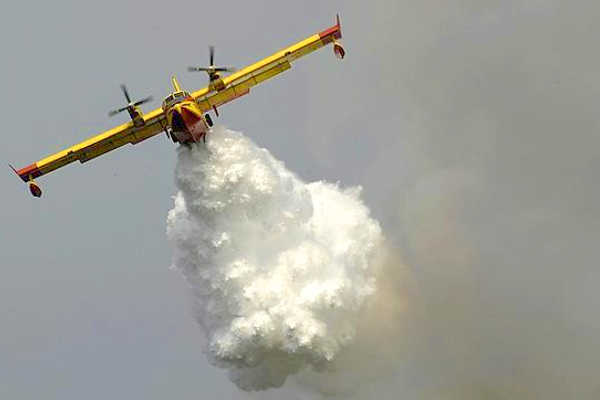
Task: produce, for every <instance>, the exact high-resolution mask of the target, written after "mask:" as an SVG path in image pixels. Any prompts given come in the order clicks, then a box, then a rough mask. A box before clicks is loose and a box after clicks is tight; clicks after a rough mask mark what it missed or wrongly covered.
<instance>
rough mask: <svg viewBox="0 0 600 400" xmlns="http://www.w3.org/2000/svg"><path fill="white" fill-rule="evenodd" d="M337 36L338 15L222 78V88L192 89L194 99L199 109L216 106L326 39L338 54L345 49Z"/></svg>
mask: <svg viewBox="0 0 600 400" xmlns="http://www.w3.org/2000/svg"><path fill="white" fill-rule="evenodd" d="M341 37H342V30H341V26H340V21H339V17H338V18H337V24H336V25H333V26H332V27H330V28H328V29H326V30H324V31H322V32H320V33H317V34H315V35H312V36H310V37H308V38H306V39H304V40H302V41H300V42H298V43H296V44H293V45H291V46H289V47H286V48H285V49H283V50H280V51H278V52H276V53H275V54H273V55H271V56H269V57H266V58H264V59H262V60H260V61H258V62H256V63H254V64H252V65H250V66H248V67H246V68H243V69H241V70H239V71H238V72H235V73H233V74H231V75H229V76H226V77H225V78H222V83H220V85H221V87H223V89H221V90H218V91H211V89H210V88H209V87H206V88H204V89H200V90H198V91H196V92H194V93H192V96H193V97H194V99H196V102H197V103H198V104H199V105H200V108H202V110H203V111H208V110H210V109H211V108H213V107H218V106H220V105H222V104H225V103H227V102H229V101H231V100H233V99H235V98H237V97H240V96H243V95H245V94H246V93H248V91H249V90H250V88H251V87H252V86H256V85H258V84H259V83H261V82H263V81H265V80H267V79H269V78H272V77H274V76H275V75H278V74H280V73H282V72H284V71H286V70H288V69H290V68H291V62H292V61H295V60H297V59H298V58H300V57H302V56H305V55H307V54H309V53H312V52H313V51H315V50H318V49H320V48H321V47H323V46H325V45H327V44H328V43H331V42H334V43H335V46H336V47H334V51H335V54H336V55H337V56H338V57H340V58H342V57H343V56H344V54H345V52H344V50H343V48H342V47H341V45H340V44H339V43H337V42H335V40H336V39H340V38H341Z"/></svg>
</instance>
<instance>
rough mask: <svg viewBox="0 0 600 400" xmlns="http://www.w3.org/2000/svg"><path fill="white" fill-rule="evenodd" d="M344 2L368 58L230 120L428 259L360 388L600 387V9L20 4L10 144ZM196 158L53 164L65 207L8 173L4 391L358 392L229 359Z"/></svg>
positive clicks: (70, 130) (1, 316) (69, 124)
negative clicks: (185, 203)
mask: <svg viewBox="0 0 600 400" xmlns="http://www.w3.org/2000/svg"><path fill="white" fill-rule="evenodd" d="M335 12H340V13H341V16H342V30H343V35H344V39H343V42H344V44H345V47H346V49H347V58H346V59H345V60H344V61H343V62H339V61H338V60H337V59H335V58H334V57H333V54H332V51H331V49H330V48H326V49H322V50H320V51H319V52H317V53H315V54H312V55H310V56H308V57H306V58H304V59H301V60H299V61H298V62H297V63H296V64H294V65H293V67H292V70H291V71H288V72H286V73H285V74H284V75H283V76H280V77H277V78H276V79H274V80H272V81H270V82H267V83H266V84H264V85H262V86H260V87H257V88H255V89H253V90H252V92H251V94H250V96H247V97H246V98H244V99H241V100H240V101H237V102H236V103H234V104H231V105H228V106H226V107H223V108H222V110H221V118H220V119H219V122H220V123H223V124H225V125H226V126H227V127H229V128H232V129H235V130H240V131H243V132H244V133H245V134H246V135H248V136H249V137H251V138H252V139H253V140H255V141H256V142H257V143H258V144H260V145H261V146H264V147H266V148H268V149H269V150H270V151H272V153H273V154H274V155H275V156H276V157H277V158H279V159H281V160H283V161H284V162H285V163H286V165H287V166H288V167H289V168H290V169H291V170H293V171H295V172H296V173H298V174H299V175H300V176H301V177H302V178H304V179H306V180H309V181H310V180H318V179H327V180H330V181H340V182H341V183H342V184H343V185H357V184H360V185H362V186H363V187H364V192H363V196H364V198H365V201H366V203H367V204H368V205H369V206H370V207H371V210H372V214H373V215H374V216H375V217H376V218H377V219H378V220H379V221H380V222H381V224H382V227H383V229H384V232H385V234H386V236H387V237H388V239H389V242H390V247H392V248H393V252H394V254H396V255H398V257H397V258H401V259H402V263H401V264H402V265H403V266H404V267H405V268H406V269H407V270H408V271H409V273H408V275H410V281H411V284H410V286H411V290H406V289H405V286H406V284H405V281H404V279H405V277H402V278H401V279H400V278H398V280H402V282H397V280H396V279H395V278H396V277H397V275H398V274H397V273H396V272H397V271H394V270H392V269H393V268H394V265H400V262H397V261H395V263H392V264H393V265H392V266H390V267H389V268H390V270H389V271H388V272H389V277H393V278H394V279H391V278H390V282H387V283H386V285H387V286H386V290H387V291H388V292H389V293H401V294H402V296H406V297H407V298H409V300H407V304H409V306H408V311H407V310H404V309H403V310H402V311H398V310H397V309H396V308H393V309H392V310H391V311H389V310H387V311H389V314H385V313H384V315H383V317H382V319H383V320H386V321H389V329H388V330H387V331H385V332H384V333H382V335H385V334H392V335H391V337H388V338H387V339H386V340H385V341H383V340H379V341H378V340H373V339H372V340H371V341H369V340H368V339H364V338H363V339H362V340H361V341H360V342H359V343H360V346H358V347H360V348H361V349H365V348H368V349H369V350H370V351H369V352H367V353H368V354H371V355H373V354H375V355H377V354H387V355H388V357H389V359H387V358H386V359H385V360H384V361H382V362H381V364H377V368H373V369H372V370H373V371H377V372H378V373H379V372H381V374H380V376H375V375H373V376H371V375H369V376H368V379H366V380H365V381H363V383H362V387H361V388H360V389H359V392H358V394H357V395H356V397H357V398H372V396H374V395H377V396H378V398H380V399H386V398H389V399H396V398H399V396H400V395H405V397H406V398H432V397H433V398H444V399H446V398H447V399H455V398H456V399H465V398H469V399H471V398H472V399H487V398H502V399H503V398H511V399H515V398H552V399H554V398H556V399H568V398H573V399H575V398H577V399H583V398H585V399H588V398H589V399H592V398H597V397H598V395H599V394H600V385H599V384H598V383H597V373H596V371H598V369H599V367H600V350H599V349H600V343H599V339H598V338H599V337H600V335H599V334H600V319H599V318H598V316H597V308H598V305H599V303H600V296H599V295H598V293H597V286H598V281H599V279H600V273H599V271H598V268H597V266H598V262H597V255H596V253H597V241H598V238H599V237H600V235H599V234H600V226H599V222H598V221H600V219H599V217H600V212H599V210H598V202H599V200H600V190H599V189H598V183H597V178H596V173H597V171H598V168H599V167H600V157H599V156H598V155H597V154H598V148H599V145H600V140H599V139H598V128H599V123H598V121H599V119H598V112H597V110H598V109H600V101H599V100H598V99H599V96H600V78H598V71H599V70H600V56H599V55H598V52H597V51H596V48H597V38H598V34H599V30H598V27H597V21H598V20H599V17H600V6H598V5H597V3H596V2H592V1H585V0H580V1H572V2H568V3H567V2H560V1H555V0H530V1H526V0H522V1H516V0H515V1H510V0H509V1H507V0H485V1H481V0H478V1H475V0H453V1H442V0H430V1H413V0H411V1H408V0H400V1H374V2H358V1H347V2H341V1H329V2H309V3H307V2H275V1H253V2H239V4H235V3H231V2H230V3H208V2H198V1H194V2H191V1H180V2H176V3H173V4H167V3H165V2H158V1H146V2H141V1H128V2H116V1H104V2H93V3H91V2H82V1H77V2H76V1H73V2H68V1H54V2H48V3H43V4H38V3H37V2H26V1H22V2H11V3H10V4H5V5H4V7H3V11H2V13H1V15H0V44H1V46H2V50H3V57H2V59H3V62H2V64H1V65H2V66H1V67H0V72H1V74H0V81H1V85H0V87H2V89H3V94H4V95H3V96H2V99H1V100H0V106H1V109H2V116H3V127H4V129H3V132H4V138H5V139H4V141H3V146H2V147H1V149H0V158H2V160H4V161H6V162H11V163H13V164H15V165H16V166H17V167H22V166H25V165H28V164H29V163H31V162H33V161H36V160H38V159H40V158H41V157H43V156H45V155H47V154H50V153H52V152H54V151H57V150H60V149H61V148H63V147H65V146H69V145H72V144H74V143H77V142H79V141H80V140H82V139H84V138H86V137H88V136H90V135H92V134H94V133H97V132H99V131H101V130H103V129H107V128H110V127H112V126H113V125H115V124H117V123H121V122H123V121H125V120H126V115H120V116H118V117H115V118H108V117H107V112H108V111H109V110H110V109H112V108H115V107H117V106H121V105H123V103H124V99H123V98H122V95H121V93H120V90H119V87H118V85H119V84H120V83H122V82H124V83H127V85H128V87H129V90H130V92H131V93H132V95H133V96H135V97H136V98H141V97H145V96H147V95H150V94H152V95H154V97H155V101H154V102H153V103H152V104H150V105H147V106H145V110H147V111H148V110H150V109H152V108H155V107H158V106H159V105H160V101H161V100H162V97H163V96H164V95H166V94H167V93H168V90H169V76H170V74H172V73H177V74H178V77H179V79H180V81H181V83H182V84H183V86H184V87H186V88H187V89H190V90H193V89H196V88H200V87H203V86H204V85H205V83H206V77H205V76H204V75H202V74H190V73H187V72H185V70H186V67H187V66H188V65H191V64H204V63H206V62H207V59H208V54H207V47H208V45H209V44H214V45H216V61H217V62H218V63H223V64H225V65H235V66H238V67H241V66H244V65H246V64H248V63H251V62H253V61H256V60H257V59H259V58H261V57H263V56H266V55H269V54H271V53H272V52H273V51H275V50H278V49H280V48H282V47H284V46H286V45H288V44H291V43H293V42H295V41H297V40H300V39H303V38H304V37H306V36H308V35H310V34H313V33H315V32H317V31H320V30H322V29H324V28H326V27H328V26H330V25H331V24H332V23H333V17H334V14H335ZM174 162H175V151H174V146H173V144H172V143H171V142H170V141H169V140H167V138H166V137H164V135H163V136H157V137H155V138H153V139H150V140H148V141H147V142H144V143H141V144H139V145H136V146H135V147H133V146H127V147H125V148H122V149H120V150H117V151H115V152H112V153H110V154H108V155H105V156H103V157H101V158H99V159H96V160H93V161H91V162H89V163H86V164H85V165H81V164H78V163H77V164H73V165H72V166H69V167H67V168H65V169H64V170H60V171H58V172H55V173H53V174H51V175H49V176H47V177H44V178H41V179H40V180H39V183H40V185H41V186H42V189H43V190H44V197H43V198H42V199H41V200H38V199H33V198H32V197H31V196H30V195H29V194H28V192H27V189H26V187H25V186H24V185H23V184H22V183H20V181H19V180H18V179H17V178H16V177H15V176H13V175H12V174H11V172H10V170H8V168H7V169H6V172H5V173H4V174H0V187H2V188H3V189H2V193H3V196H2V200H1V202H2V203H1V204H2V207H1V208H0V221H1V224H0V226H1V229H0V260H1V262H0V266H1V267H2V271H3V274H2V279H1V280H0V324H1V325H0V397H2V398H14V399H37V398H39V397H40V396H44V398H48V399H76V398H77V399H78V398H81V397H85V398H90V399H104V398H107V397H117V398H136V399H138V398H139V399H142V398H143V399H162V398H166V397H169V398H178V399H196V398H199V397H202V398H232V399H244V398H248V397H251V398H281V397H282V396H285V397H286V398H311V397H308V396H314V395H316V394H315V393H316V392H314V390H320V391H323V392H331V393H333V392H335V393H339V391H338V387H344V385H345V384H344V382H341V383H340V381H339V380H341V381H343V379H344V378H343V376H344V375H343V374H341V378H338V379H339V380H338V381H335V384H334V383H331V382H333V378H331V380H330V381H328V380H327V379H325V380H323V382H321V383H319V382H318V381H319V376H317V377H314V376H307V377H300V379H298V380H297V381H294V382H290V383H289V386H286V387H284V388H283V389H281V390H279V391H271V392H268V393H266V394H265V393H258V394H247V393H243V392H241V391H239V390H238V389H237V388H236V387H235V386H234V385H233V384H232V383H230V382H229V381H228V380H227V378H226V376H225V374H224V373H223V372H222V371H220V370H217V369H215V368H213V367H211V366H209V365H208V364H207V362H206V360H205V357H204V355H203V354H202V352H201V348H200V338H199V335H200V331H199V329H198V327H197V326H196V324H195V322H194V320H193V317H192V314H191V307H190V301H189V295H188V293H187V292H186V287H185V284H184V282H183V279H182V278H181V277H180V276H179V275H178V274H177V273H176V272H174V271H171V270H169V269H168V267H169V265H170V259H171V249H170V247H169V246H168V243H167V241H166V237H165V219H166V214H167V212H168V210H169V209H170V208H171V207H172V198H171V196H172V195H173V194H174V190H175V188H174V184H173V170H174ZM404 267H403V268H404ZM404 290H406V293H405V292H404ZM408 292H410V293H414V294H409V293H408ZM392 297H393V296H392ZM387 299H388V298H387V297H386V298H384V297H381V298H379V299H378V301H379V302H382V303H384V302H385V301H387ZM389 301H390V304H396V303H395V302H396V301H397V299H392V300H389ZM387 311H386V312H387ZM380 322H381V321H380ZM365 332H366V333H365V337H366V335H367V334H369V330H368V329H366V330H365ZM384 345H385V346H388V347H387V348H386V347H385V346H384ZM365 346H366V347H365ZM369 346H371V347H369ZM389 346H391V348H390V347H389ZM350 353H351V352H350ZM390 354H391V355H392V356H390ZM358 356H360V354H359V355H358ZM372 358H377V357H372ZM383 358H385V357H383ZM348 360H349V361H348V362H349V363H354V364H362V365H367V366H368V365H371V364H370V363H372V362H374V361H373V359H371V358H368V357H367V358H365V359H360V360H359V361H357V360H356V359H354V358H353V355H352V354H351V355H350V356H349V358H348ZM354 364H353V365H354ZM351 369H352V368H351ZM383 370H385V372H383ZM355 372H356V371H355ZM362 372H364V371H361V370H360V369H358V373H359V374H362ZM350 375H351V376H353V373H350ZM362 375H364V374H362ZM390 377H392V378H391V379H390ZM328 384H331V386H335V387H333V388H327V385H328ZM338 384H339V385H338ZM336 385H337V386H336ZM308 386H310V387H311V388H312V389H310V390H308V389H304V387H308ZM314 388H319V389H314ZM311 391H312V392H311ZM311 393H312V394H311Z"/></svg>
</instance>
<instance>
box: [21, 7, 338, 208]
mask: <svg viewBox="0 0 600 400" xmlns="http://www.w3.org/2000/svg"><path fill="white" fill-rule="evenodd" d="M341 38H342V27H341V24H340V16H339V14H338V15H336V24H335V25H333V26H331V27H329V28H327V29H325V30H323V31H321V32H320V33H317V34H315V35H312V36H309V37H308V38H306V39H304V40H301V41H299V42H297V43H295V44H293V45H291V46H289V47H286V48H285V49H282V50H280V51H278V52H276V53H274V54H272V55H271V56H269V57H266V58H263V59H262V60H260V61H258V62H256V63H254V64H251V65H249V66H247V67H245V68H242V69H239V70H238V69H235V68H232V67H221V66H215V65H214V47H213V46H210V47H209V49H210V51H209V53H210V58H209V61H210V65H209V66H207V67H189V68H188V70H189V71H204V72H206V73H207V74H208V78H209V82H208V86H207V87H205V88H203V89H200V90H197V91H195V92H188V91H186V90H184V89H182V88H181V87H180V85H179V82H178V81H177V79H176V78H175V76H173V77H172V85H173V91H172V92H171V93H170V94H169V95H168V96H167V97H165V99H164V100H163V102H162V105H161V107H160V108H158V109H155V110H153V111H151V112H149V113H146V114H144V113H143V112H142V110H141V107H140V106H141V105H142V104H144V103H147V102H149V101H151V100H152V97H146V98H144V99H142V100H138V101H133V100H131V98H130V97H129V93H128V91H127V88H126V87H125V85H121V90H122V91H123V94H124V96H125V99H126V100H127V105H126V106H124V107H121V108H118V109H116V110H113V111H110V112H109V115H110V116H113V115H116V114H118V113H120V112H122V111H127V112H128V113H129V116H130V117H131V120H130V121H129V122H127V123H125V124H122V125H119V126H117V127H115V128H112V129H109V130H108V131H105V132H103V133H101V134H99V135H96V136H93V137H91V138H89V139H87V140H85V141H83V142H81V143H79V144H76V145H74V146H71V147H69V148H67V149H64V150H62V151H60V152H58V153H55V154H52V155H50V156H48V157H46V158H43V159H41V160H39V161H37V162H35V163H33V164H30V165H28V166H27V167H24V168H21V169H19V170H17V169H15V168H13V166H12V165H11V166H10V167H11V169H12V170H13V171H14V172H15V173H16V174H17V175H18V176H19V177H20V178H21V179H22V180H23V181H24V182H25V183H27V185H28V186H29V191H30V192H31V194H32V195H33V196H35V197H41V195H42V190H41V189H40V187H39V186H38V185H37V183H36V182H35V181H34V179H35V178H37V177H39V176H42V175H45V174H48V173H50V172H52V171H54V170H56V169H59V168H61V167H63V166H65V165H68V164H70V163H72V162H74V161H79V162H81V163H84V162H86V161H89V160H91V159H94V158H96V157H98V156H101V155H102V154H105V153H107V152H109V151H112V150H114V149H116V148H119V147H121V146H124V145H125V144H128V143H129V144H137V143H139V142H142V141H144V140H146V139H148V138H150V137H153V136H156V135H158V134H160V133H161V132H164V133H165V134H166V135H167V137H168V138H169V139H171V140H172V141H173V142H175V143H180V144H184V145H189V144H191V143H197V142H200V141H206V135H207V133H209V131H210V128H211V127H212V126H213V122H212V118H211V117H210V115H209V114H208V112H209V111H214V113H215V116H216V117H218V116H219V112H218V107H220V106H222V105H224V104H226V103H228V102H230V101H233V100H235V99H237V98H239V97H242V96H244V95H246V94H248V93H249V92H250V88H252V87H253V86H256V85H258V84H259V83H261V82H263V81H266V80H268V79H270V78H272V77H274V76H276V75H279V74H280V73H282V72H284V71H287V70H288V69H290V68H291V63H292V62H293V61H296V60H297V59H298V58H300V57H303V56H305V55H307V54H309V53H312V52H313V51H315V50H317V49H320V48H321V47H324V46H326V45H328V44H331V45H332V47H333V53H334V55H335V56H336V57H337V58H339V59H342V58H344V56H345V55H346V51H345V50H344V47H343V46H342V44H341V43H340V41H339V40H340V39H341ZM224 72H228V73H230V74H229V75H227V76H222V73H224ZM9 165H10V164H9Z"/></svg>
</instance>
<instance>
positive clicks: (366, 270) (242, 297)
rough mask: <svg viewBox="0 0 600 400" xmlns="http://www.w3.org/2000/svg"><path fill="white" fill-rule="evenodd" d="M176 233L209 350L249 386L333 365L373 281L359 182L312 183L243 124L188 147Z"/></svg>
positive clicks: (369, 227) (373, 235)
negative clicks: (239, 129)
mask: <svg viewBox="0 0 600 400" xmlns="http://www.w3.org/2000/svg"><path fill="white" fill-rule="evenodd" d="M176 184H177V188H178V193H177V195H176V196H175V206H174V208H173V209H172V210H171V211H170V212H169V215H168V221H167V235H168V237H169V240H170V241H171V242H172V244H173V247H174V258H173V263H174V266H175V267H176V268H177V269H178V270H179V271H181V273H182V274H183V276H184V277H185V279H186V280H187V282H188V283H189V285H190V286H191V289H192V292H193V294H194V299H195V301H196V317H197V320H198V322H199V324H200V326H201V327H202V330H203V332H204V334H205V335H206V339H207V340H206V343H205V346H206V347H205V350H206V353H207V354H208V357H209V360H210V361H211V362H212V363H213V364H214V365H217V366H220V367H223V368H227V369H228V370H229V372H230V378H231V379H232V380H233V381H234V382H235V383H236V384H237V385H238V386H239V387H240V388H242V389H245V390H259V389H266V388H269V387H278V386H281V385H282V384H283V383H284V382H285V379H286V378H287V376H289V375H290V374H293V373H295V372H297V371H299V370H301V369H303V368H304V367H307V366H310V367H312V368H313V369H316V370H319V369H322V368H326V367H327V365H329V364H330V363H331V362H332V361H334V360H335V358H336V356H338V355H339V353H340V351H341V350H342V349H343V348H344V347H345V346H347V345H348V344H350V343H351V342H352V340H353V339H354V336H355V328H356V326H357V322H358V321H357V319H358V318H359V312H360V310H361V309H362V308H363V306H364V305H365V303H366V301H367V300H368V299H369V298H370V297H371V295H372V294H373V293H374V291H375V275H376V272H377V271H376V269H377V265H378V263H377V261H376V258H377V257H378V256H379V254H380V252H381V245H382V241H383V238H382V233H381V229H380V227H379V224H378V223H377V222H376V221H374V220H373V219H371V218H370V217H369V210H368V208H367V207H366V206H365V205H364V204H363V203H362V202H361V200H360V198H359V195H360V188H349V189H342V188H340V187H339V186H338V185H334V184H329V183H325V182H313V183H308V184H307V183H305V182H303V181H302V180H300V179H299V178H298V177H297V176H295V175H294V174H293V173H291V172H290V171H288V170H287V169H286V168H285V166H284V165H283V163H281V162H280V161H278V160H276V159H275V158H273V156H272V155H271V154H270V153H269V152H268V151H267V150H266V149H262V148H259V147H257V146H256V145H255V144H254V143H252V141H250V140H249V139H248V138H246V137H245V136H244V135H242V134H241V133H238V132H234V131H230V130H227V129H225V128H222V127H217V128H215V129H214V130H213V133H212V134H211V135H210V136H209V138H208V140H207V142H206V144H201V145H197V146H191V148H187V147H182V148H180V149H179V152H178V160H177V168H176Z"/></svg>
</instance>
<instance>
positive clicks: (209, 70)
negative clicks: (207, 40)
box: [188, 46, 236, 80]
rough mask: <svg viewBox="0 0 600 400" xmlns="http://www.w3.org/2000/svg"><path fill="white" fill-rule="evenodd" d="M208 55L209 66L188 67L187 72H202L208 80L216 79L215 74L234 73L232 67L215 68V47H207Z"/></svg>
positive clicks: (216, 75)
mask: <svg viewBox="0 0 600 400" xmlns="http://www.w3.org/2000/svg"><path fill="white" fill-rule="evenodd" d="M208 53H209V66H208V67H188V71H190V72H196V71H204V72H206V73H207V74H208V77H209V78H210V80H213V79H216V78H218V77H219V76H218V74H217V72H235V71H236V69H235V68H234V67H217V66H216V65H215V46H209V47H208Z"/></svg>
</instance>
